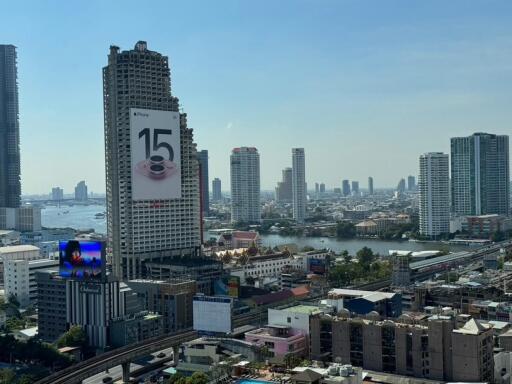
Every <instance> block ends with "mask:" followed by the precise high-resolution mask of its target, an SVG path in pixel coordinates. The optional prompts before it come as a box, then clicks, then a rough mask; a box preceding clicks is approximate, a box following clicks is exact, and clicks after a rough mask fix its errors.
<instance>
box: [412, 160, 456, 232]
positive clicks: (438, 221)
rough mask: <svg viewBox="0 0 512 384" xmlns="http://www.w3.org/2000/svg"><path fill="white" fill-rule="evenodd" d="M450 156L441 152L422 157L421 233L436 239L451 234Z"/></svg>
mask: <svg viewBox="0 0 512 384" xmlns="http://www.w3.org/2000/svg"><path fill="white" fill-rule="evenodd" d="M448 164H449V160H448V155H446V154H443V153H440V152H431V153H425V154H424V155H421V156H420V177H419V190H420V203H419V208H420V233H421V234H422V235H423V236H428V237H431V238H436V237H438V236H439V235H442V234H446V233H449V232H450V196H449V170H448V167H449V165H448Z"/></svg>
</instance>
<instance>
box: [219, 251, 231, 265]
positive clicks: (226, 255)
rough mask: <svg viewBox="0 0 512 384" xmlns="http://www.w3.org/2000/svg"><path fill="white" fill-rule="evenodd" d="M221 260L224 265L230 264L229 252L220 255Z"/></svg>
mask: <svg viewBox="0 0 512 384" xmlns="http://www.w3.org/2000/svg"><path fill="white" fill-rule="evenodd" d="M221 260H222V262H223V263H224V264H229V263H231V255H230V254H229V252H225V253H224V255H222V258H221Z"/></svg>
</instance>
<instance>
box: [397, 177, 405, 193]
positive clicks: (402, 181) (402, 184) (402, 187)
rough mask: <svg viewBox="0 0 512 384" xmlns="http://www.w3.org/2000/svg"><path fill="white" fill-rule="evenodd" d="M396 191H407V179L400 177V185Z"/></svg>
mask: <svg viewBox="0 0 512 384" xmlns="http://www.w3.org/2000/svg"><path fill="white" fill-rule="evenodd" d="M396 191H397V192H399V193H404V192H405V179H400V181H399V182H398V185H397V186H396Z"/></svg>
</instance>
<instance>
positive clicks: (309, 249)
mask: <svg viewBox="0 0 512 384" xmlns="http://www.w3.org/2000/svg"><path fill="white" fill-rule="evenodd" d="M314 250H315V248H313V247H312V246H310V245H306V246H305V247H304V248H302V252H311V251H314Z"/></svg>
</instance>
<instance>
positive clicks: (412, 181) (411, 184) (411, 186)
mask: <svg viewBox="0 0 512 384" xmlns="http://www.w3.org/2000/svg"><path fill="white" fill-rule="evenodd" d="M407 190H408V191H414V190H416V178H415V177H414V176H412V175H409V176H407Z"/></svg>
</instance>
